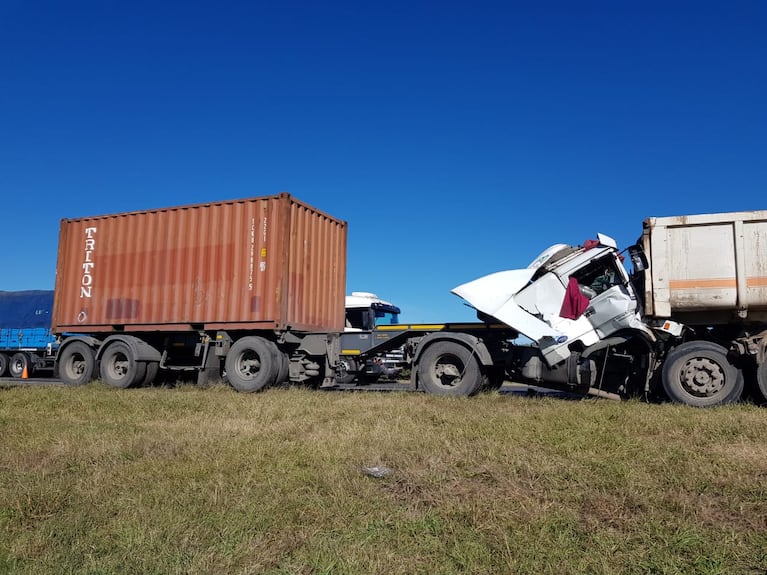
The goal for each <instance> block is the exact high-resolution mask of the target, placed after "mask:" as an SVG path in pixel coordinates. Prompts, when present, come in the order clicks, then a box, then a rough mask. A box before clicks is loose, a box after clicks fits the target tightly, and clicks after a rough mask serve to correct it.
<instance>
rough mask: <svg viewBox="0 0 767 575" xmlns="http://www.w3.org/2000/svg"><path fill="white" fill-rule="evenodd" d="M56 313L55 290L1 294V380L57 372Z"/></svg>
mask: <svg viewBox="0 0 767 575" xmlns="http://www.w3.org/2000/svg"><path fill="white" fill-rule="evenodd" d="M52 311H53V290H29V291H0V377H6V376H8V375H10V376H11V377H15V378H22V377H24V374H25V372H26V375H27V377H32V375H33V374H35V373H41V372H52V371H53V368H54V362H55V359H56V353H57V351H58V343H57V341H56V337H55V336H54V335H53V334H52V333H51V313H52Z"/></svg>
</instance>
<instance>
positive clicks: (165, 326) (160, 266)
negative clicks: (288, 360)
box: [53, 194, 346, 333]
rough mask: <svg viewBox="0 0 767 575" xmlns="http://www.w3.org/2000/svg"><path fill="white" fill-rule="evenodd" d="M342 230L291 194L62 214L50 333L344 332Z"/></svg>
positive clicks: (343, 225) (340, 223)
mask: <svg viewBox="0 0 767 575" xmlns="http://www.w3.org/2000/svg"><path fill="white" fill-rule="evenodd" d="M345 287H346V223H345V222H343V221H341V220H338V219H336V218H333V217H330V216H328V215H326V214H324V213H322V212H320V211H319V210H317V209H315V208H312V207H310V206H308V205H306V204H304V203H302V202H299V201H297V200H296V199H294V198H293V197H291V196H290V195H289V194H280V195H277V196H267V197H259V198H250V199H244V200H237V201H226V202H217V203H209V204H197V205H189V206H182V207H173V208H165V209H157V210H148V211H142V212H130V213H122V214H113V215H105V216H98V217H87V218H78V219H65V220H62V222H61V229H60V235H59V251H58V265H57V270H56V304H55V306H54V314H53V328H54V331H56V332H58V333H61V332H64V331H72V330H75V331H88V332H109V331H124V330H131V331H156V330H193V331H195V330H209V329H278V330H295V331H304V332H315V331H340V330H342V329H343V326H344V323H343V322H344V296H345Z"/></svg>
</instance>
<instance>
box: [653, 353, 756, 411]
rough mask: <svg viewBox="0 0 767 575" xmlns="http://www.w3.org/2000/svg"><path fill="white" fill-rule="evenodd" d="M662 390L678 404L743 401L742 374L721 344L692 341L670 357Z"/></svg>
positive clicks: (706, 405) (666, 362)
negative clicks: (741, 399)
mask: <svg viewBox="0 0 767 575" xmlns="http://www.w3.org/2000/svg"><path fill="white" fill-rule="evenodd" d="M663 389H664V390H665V391H666V395H668V397H669V399H671V400H672V401H675V402H677V403H684V404H687V405H692V406H695V407H711V406H714V405H722V404H725V403H732V402H735V401H738V400H739V399H740V396H741V394H742V393H743V373H742V372H741V371H740V370H739V369H738V368H737V367H735V366H734V365H732V364H731V363H730V362H729V360H728V359H727V350H726V349H725V348H724V347H722V346H721V345H718V344H715V343H712V342H708V341H691V342H687V343H683V344H682V345H680V346H678V347H676V348H674V349H673V350H672V351H671V352H670V353H669V354H668V357H667V358H666V361H665V363H664V365H663Z"/></svg>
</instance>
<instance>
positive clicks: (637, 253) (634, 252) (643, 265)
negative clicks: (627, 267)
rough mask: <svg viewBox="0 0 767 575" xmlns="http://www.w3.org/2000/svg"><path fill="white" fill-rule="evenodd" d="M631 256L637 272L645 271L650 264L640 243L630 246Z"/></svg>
mask: <svg viewBox="0 0 767 575" xmlns="http://www.w3.org/2000/svg"><path fill="white" fill-rule="evenodd" d="M629 257H630V258H631V263H632V265H633V266H634V271H635V272H643V271H644V270H646V269H647V268H648V267H649V265H650V264H649V262H648V261H647V256H646V255H645V253H644V250H643V249H642V248H641V247H640V246H638V245H634V246H631V247H630V248H629Z"/></svg>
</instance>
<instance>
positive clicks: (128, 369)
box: [100, 341, 146, 389]
mask: <svg viewBox="0 0 767 575" xmlns="http://www.w3.org/2000/svg"><path fill="white" fill-rule="evenodd" d="M100 373H101V379H102V380H103V381H104V383H106V384H107V385H109V386H111V387H117V388H119V389H125V388H128V387H131V386H134V385H136V384H137V383H140V382H142V381H143V380H144V377H145V376H146V362H143V361H137V360H136V358H135V356H134V355H133V350H131V348H130V346H129V345H128V344H127V343H125V342H122V341H116V342H114V343H112V344H110V345H109V347H107V348H106V350H105V351H104V353H103V354H102V355H101V370H100Z"/></svg>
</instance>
